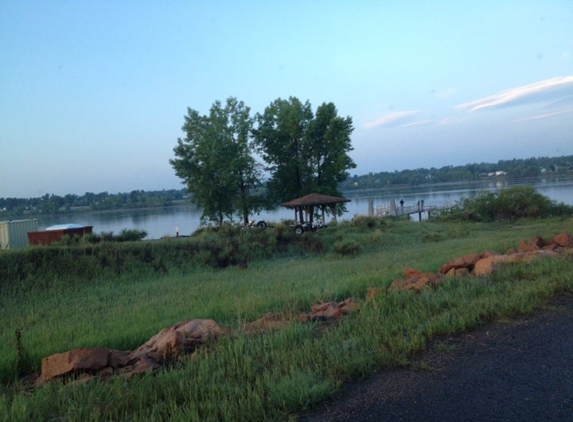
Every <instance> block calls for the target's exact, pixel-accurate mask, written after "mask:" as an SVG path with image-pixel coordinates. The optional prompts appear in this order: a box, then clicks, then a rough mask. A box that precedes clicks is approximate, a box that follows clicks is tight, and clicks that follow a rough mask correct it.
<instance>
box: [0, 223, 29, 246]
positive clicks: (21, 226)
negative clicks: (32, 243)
mask: <svg viewBox="0 0 573 422" xmlns="http://www.w3.org/2000/svg"><path fill="white" fill-rule="evenodd" d="M35 230H38V221H37V220H35V219H34V220H9V221H0V250H2V249H14V248H24V247H26V246H28V232H29V231H35Z"/></svg>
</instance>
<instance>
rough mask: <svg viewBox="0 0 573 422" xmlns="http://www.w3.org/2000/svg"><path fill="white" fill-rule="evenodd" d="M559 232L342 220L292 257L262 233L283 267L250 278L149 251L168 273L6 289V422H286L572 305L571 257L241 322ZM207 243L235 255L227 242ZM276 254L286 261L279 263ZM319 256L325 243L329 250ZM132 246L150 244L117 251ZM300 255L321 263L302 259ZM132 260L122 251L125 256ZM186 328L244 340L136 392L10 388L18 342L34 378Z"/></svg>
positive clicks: (134, 385) (1, 315)
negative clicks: (470, 333)
mask: <svg viewBox="0 0 573 422" xmlns="http://www.w3.org/2000/svg"><path fill="white" fill-rule="evenodd" d="M561 231H569V232H571V231H573V220H572V219H569V220H534V221H522V222H516V223H512V224H469V223H468V224H464V225H460V224H440V223H432V222H425V223H422V224H418V223H409V222H402V221H388V222H387V223H386V224H384V225H383V226H380V225H377V226H376V225H375V226H373V227H370V226H368V224H365V225H362V226H357V225H352V224H350V223H344V224H339V225H337V226H335V227H331V228H328V229H325V230H321V231H318V232H316V233H308V234H305V235H304V237H305V239H302V238H300V239H299V238H291V239H290V240H289V241H288V242H291V244H289V243H288V242H287V241H286V240H285V239H283V240H278V236H277V235H276V234H273V233H272V232H271V231H270V230H269V231H268V232H267V233H266V234H261V233H260V232H259V233H255V232H254V231H253V232H251V234H248V235H247V236H265V238H267V237H268V239H269V240H268V242H269V244H271V243H272V244H273V247H272V253H271V254H270V255H271V256H273V257H274V258H273V259H267V258H266V256H265V255H266V254H261V255H258V256H257V257H255V258H251V259H249V260H248V265H247V266H246V268H245V267H244V266H232V265H231V266H226V267H225V268H220V267H219V266H218V265H217V263H216V262H212V261H208V262H204V263H202V264H199V263H197V262H195V263H193V265H189V266H187V265H185V264H184V260H183V259H182V258H177V252H174V250H178V249H177V248H179V245H183V244H184V242H183V243H181V242H180V243H178V244H176V246H172V244H171V243H170V244H168V245H167V246H165V248H166V250H167V251H169V253H165V254H163V255H161V254H159V253H158V252H156V250H154V251H153V253H154V254H156V255H154V256H155V257H159V258H161V259H162V260H163V262H164V263H165V266H166V271H163V272H158V271H156V270H155V269H153V268H152V267H144V268H143V269H142V268H137V266H135V267H134V268H131V269H129V268H130V267H125V268H126V269H125V270H124V271H120V272H115V271H112V272H109V273H108V272H106V271H102V275H100V276H91V277H89V278H86V279H83V278H82V277H81V275H79V276H74V277H71V276H70V277H61V278H57V277H52V278H51V279H50V281H49V283H42V282H41V274H40V273H38V272H37V273H36V274H35V275H34V277H33V278H24V279H23V280H22V281H21V282H22V284H23V286H24V287H25V288H24V287H22V286H20V287H19V286H18V282H17V281H12V282H4V281H3V283H2V295H1V297H0V326H1V331H0V380H1V382H2V386H1V387H0V388H1V389H2V390H1V395H0V419H2V420H16V421H17V420H51V419H63V420H94V421H95V420H165V419H170V420H230V421H231V420H233V421H234V420H237V421H238V420H285V419H288V418H289V417H291V416H292V415H293V414H295V413H296V412H298V411H300V410H301V409H304V408H308V407H309V406H311V405H312V404H313V403H316V402H319V401H321V400H324V399H325V398H326V397H328V396H330V395H331V394H333V392H335V391H336V390H337V389H338V388H339V387H340V385H341V383H342V382H343V381H345V380H348V379H354V378H359V377H362V376H365V375H367V374H368V373H369V372H370V371H372V370H373V369H374V368H377V367H380V366H382V367H393V366H396V365H408V362H409V360H410V358H411V357H412V356H414V355H415V353H416V352H418V351H420V350H422V349H423V348H424V347H425V344H426V341H427V339H428V338H429V337H431V336H435V335H440V334H446V333H451V332H459V331H465V330H470V329H474V328H476V327H479V326H480V325H483V324H485V323H487V322H490V321H492V320H495V319H498V318H507V317H511V316H513V315H516V314H523V313H528V312H530V311H531V310H532V309H534V308H536V307H539V306H541V305H542V303H543V302H544V301H545V300H546V299H548V298H550V297H552V296H553V295H555V294H562V293H564V294H573V258H571V256H569V257H564V258H557V259H551V260H543V261H534V262H532V263H531V264H529V265H526V266H523V265H520V266H508V267H505V268H503V269H502V270H500V271H499V272H497V273H494V275H492V276H491V277H490V278H487V279H483V280H479V281H478V280H473V279H469V278H468V279H466V278H459V279H450V280H448V281H446V282H445V283H443V284H442V285H440V286H439V287H438V288H436V289H434V290H427V291H424V292H422V293H421V294H420V295H412V294H410V293H409V292H395V293H391V294H382V295H379V296H377V297H376V299H375V300H374V301H373V302H371V303H363V304H362V307H361V309H360V311H359V312H356V313H354V314H352V315H349V316H347V317H344V318H343V319H342V320H341V321H340V322H338V323H336V324H326V325H320V324H301V323H298V322H294V323H292V324H291V325H290V326H288V327H287V328H285V329H282V330H280V331H276V332H271V333H267V334H265V335H258V336H252V335H251V336H247V335H243V334H240V332H239V331H235V330H236V329H238V328H239V327H240V325H241V324H243V323H245V322H250V321H253V320H255V319H257V318H259V317H260V316H262V315H263V314H264V313H266V312H269V311H274V312H279V311H281V312H285V313H287V314H296V313H298V312H305V311H308V309H309V308H310V306H311V305H312V304H315V303H318V302H323V301H331V300H336V301H338V300H343V299H345V298H347V297H349V296H354V297H356V298H358V299H363V298H365V296H366V290H367V288H368V287H386V286H388V285H389V284H390V283H391V281H392V280H393V279H395V278H399V277H401V271H402V269H403V268H404V267H415V268H418V269H421V270H423V271H436V270H437V268H438V267H439V266H440V265H442V264H443V263H444V262H446V261H448V260H450V259H452V258H454V257H457V256H461V255H463V254H466V253H470V252H479V251H483V250H485V249H493V250H498V251H500V252H503V251H504V250H506V249H509V248H510V247H515V246H516V245H517V243H518V242H519V240H520V239H522V238H530V237H532V236H533V235H540V236H543V237H546V238H548V237H551V236H553V235H555V234H557V233H559V232H561ZM283 235H284V236H288V234H286V233H285V234H283ZM202 236H205V238H204V239H203V240H205V241H207V242H214V243H216V242H220V243H221V244H223V243H224V240H223V239H224V238H218V239H217V237H216V236H217V233H205V234H202V235H201V236H200V237H202ZM428 236H429V237H430V238H431V239H432V240H431V241H428V240H427V239H428ZM346 238H347V239H352V240H353V241H355V242H356V243H357V244H359V245H360V246H361V248H360V250H359V251H358V252H357V253H353V254H350V255H341V254H340V253H338V252H336V251H335V250H334V245H335V244H336V242H341V241H344V239H346ZM270 239H275V240H274V241H271V240H270ZM192 241H197V242H199V241H198V240H197V239H193V240H192ZM281 241H282V242H284V245H283V246H282V248H283V249H282V251H283V252H282V253H277V252H276V250H277V249H276V248H275V246H276V245H277V244H279V243H280V242H281ZM157 243H160V242H157ZM254 244H255V242H254V241H253V242H252V243H251V246H247V245H242V246H241V247H245V248H254V246H253V245H254ZM297 245H298V246H297ZM301 245H302V246H301ZM316 245H322V247H321V248H322V249H321V252H319V251H317V250H316V249H315V248H316V247H317V246H316ZM129 246H132V247H133V248H134V249H135V250H139V249H138V248H140V247H143V248H145V247H146V245H136V244H133V245H121V248H128V247H129ZM152 247H155V245H154V246H152ZM160 247H161V246H160ZM234 247H235V246H231V248H234ZM305 247H310V248H312V250H313V251H314V252H313V253H311V254H309V253H308V252H305V249H304V248H305ZM121 248H120V249H116V250H115V251H116V252H114V253H117V254H118V255H120V254H121V251H125V250H127V249H121ZM170 248H173V249H170ZM270 250H271V247H270V246H269V248H268V249H267V251H270ZM69 252H70V253H71V250H70V251H69ZM171 254H172V255H171ZM1 259H3V256H0V260H1ZM9 259H11V258H9ZM179 259H181V261H179ZM58 262H59V261H58ZM42 265H46V266H48V262H46V263H45V264H42ZM70 265H72V266H73V265H75V264H73V263H72V264H70ZM0 271H2V270H0ZM72 272H73V271H72ZM35 281H37V282H38V284H37V285H36V284H34V282H35ZM189 318H213V319H215V320H216V321H217V322H218V323H219V324H221V325H223V326H224V327H226V328H228V329H230V330H231V332H232V333H233V334H232V335H230V336H229V337H226V338H223V339H221V340H220V341H218V342H217V343H215V344H212V345H210V346H208V347H206V348H205V349H203V350H202V351H201V352H200V353H199V355H198V356H197V357H196V358H195V359H194V360H187V359H184V360H182V361H181V362H179V363H178V364H177V365H175V366H174V367H171V368H169V369H166V370H162V371H159V372H157V373H155V374H152V375H146V376H142V377H140V378H135V379H133V380H132V381H129V382H128V381H125V380H123V379H121V378H114V379H112V380H111V381H109V382H98V381H95V380H93V381H90V382H88V383H84V384H82V383H70V384H66V385H63V384H60V383H58V382H56V383H51V384H48V385H46V386H43V387H41V388H38V389H36V390H35V391H33V392H31V393H29V392H25V391H23V390H22V389H21V387H19V384H18V383H17V382H15V380H16V379H17V377H18V375H19V374H18V368H17V366H16V361H17V348H16V338H15V331H16V330H17V329H21V333H22V344H21V346H22V348H23V349H24V351H25V359H26V362H24V363H25V364H26V365H23V366H22V365H20V369H22V368H24V369H25V370H27V371H28V372H30V371H33V370H38V369H39V365H40V362H41V359H42V358H43V357H45V356H49V355H51V354H53V353H58V352H62V351H65V350H69V349H73V348H80V347H110V348H117V349H128V350H131V349H134V348H136V347H137V346H139V345H140V344H142V343H143V342H145V341H146V340H147V339H149V338H150V337H151V336H152V335H154V334H155V333H157V332H158V331H159V330H161V329H162V328H165V327H167V326H170V325H172V324H174V323H175V322H178V321H181V320H184V319H189Z"/></svg>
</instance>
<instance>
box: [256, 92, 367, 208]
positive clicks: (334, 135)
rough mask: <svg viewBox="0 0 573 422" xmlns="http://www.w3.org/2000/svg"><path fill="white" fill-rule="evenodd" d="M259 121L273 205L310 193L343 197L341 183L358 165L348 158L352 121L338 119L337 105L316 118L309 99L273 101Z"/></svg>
mask: <svg viewBox="0 0 573 422" xmlns="http://www.w3.org/2000/svg"><path fill="white" fill-rule="evenodd" d="M256 120H257V123H258V127H257V128H256V130H255V131H254V133H255V143H256V145H257V147H258V150H259V153H260V154H261V157H262V158H263V160H264V161H265V162H266V164H267V170H268V171H269V172H270V180H269V183H268V187H269V196H270V198H271V199H272V200H273V201H274V202H275V203H278V202H283V201H288V200H291V199H293V198H296V197H299V196H303V195H306V194H309V193H312V192H316V193H322V194H326V195H340V193H339V191H338V189H337V185H338V183H339V182H341V181H343V180H345V179H346V178H347V177H348V172H347V170H348V169H350V168H354V167H356V164H354V161H352V159H351V158H350V157H349V156H348V152H349V151H351V150H352V145H351V140H350V135H351V133H352V131H353V127H352V119H351V118H350V117H346V118H342V117H339V116H338V111H337V110H336V107H335V106H334V104H333V103H328V104H327V103H323V104H322V105H321V106H320V107H318V109H317V111H316V115H314V113H313V111H312V107H311V105H310V103H309V102H308V101H307V102H305V103H302V102H301V101H300V100H299V99H298V98H294V97H290V98H289V99H288V100H283V99H280V98H279V99H277V100H275V101H273V102H272V103H271V104H270V105H269V106H268V107H267V108H266V109H265V111H264V113H263V114H257V116H256Z"/></svg>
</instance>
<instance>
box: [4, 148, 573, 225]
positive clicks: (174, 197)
mask: <svg viewBox="0 0 573 422" xmlns="http://www.w3.org/2000/svg"><path fill="white" fill-rule="evenodd" d="M567 173H573V155H569V156H563V157H552V158H551V157H541V158H527V159H523V160H518V159H514V160H500V161H498V162H497V163H496V164H493V163H480V164H466V165H465V166H445V167H442V168H439V169H437V168H433V167H432V168H430V169H426V168H420V169H416V170H402V171H395V172H393V173H392V172H380V173H369V174H366V175H363V176H357V175H355V176H352V177H349V178H348V179H347V180H346V181H344V182H342V183H341V184H340V185H339V189H340V190H341V191H343V192H344V191H350V190H356V189H375V188H385V187H391V186H404V185H406V186H418V185H423V184H431V183H450V182H463V181H476V180H482V179H487V178H490V177H506V178H524V177H536V176H541V175H544V174H546V175H558V174H567ZM186 194H187V190H186V189H185V188H184V189H170V190H161V191H149V192H146V191H144V190H134V191H132V192H130V193H117V194H110V193H108V192H101V193H92V192H86V193H85V194H83V195H73V194H68V195H65V196H58V195H50V194H46V195H44V196H42V197H38V198H0V220H4V219H7V218H12V217H18V216H34V215H42V214H43V215H45V214H60V213H71V212H74V211H79V210H92V211H101V210H117V209H136V208H149V207H165V206H169V205H173V204H174V203H177V202H180V201H182V200H184V199H185V195H186Z"/></svg>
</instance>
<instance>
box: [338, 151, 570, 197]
mask: <svg viewBox="0 0 573 422" xmlns="http://www.w3.org/2000/svg"><path fill="white" fill-rule="evenodd" d="M571 172H573V155H569V156H562V157H540V158H527V159H521V160H518V159H514V160H500V161H498V162H497V163H496V164H493V163H480V164H466V165H465V166H445V167H441V168H434V167H432V168H430V169H426V168H420V169H416V170H402V171H395V172H393V173H392V172H380V173H368V174H366V175H363V176H357V175H355V176H352V177H349V178H348V179H346V180H345V181H344V182H342V183H341V184H340V185H339V189H340V190H341V191H349V190H357V189H376V188H386V187H391V186H419V185H423V184H435V183H451V182H464V181H477V180H483V179H487V178H492V177H505V178H511V179H518V178H524V177H537V176H542V175H558V174H567V173H571Z"/></svg>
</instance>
